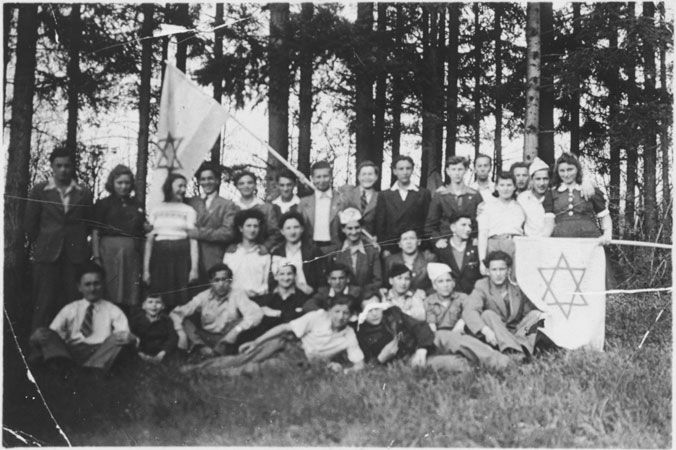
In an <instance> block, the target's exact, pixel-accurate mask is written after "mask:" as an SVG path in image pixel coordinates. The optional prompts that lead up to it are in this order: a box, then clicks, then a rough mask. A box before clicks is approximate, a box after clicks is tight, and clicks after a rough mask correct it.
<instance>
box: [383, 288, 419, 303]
mask: <svg viewBox="0 0 676 450" xmlns="http://www.w3.org/2000/svg"><path fill="white" fill-rule="evenodd" d="M411 297H413V292H411V291H406V293H404V295H397V294H396V293H395V292H394V289H390V290H389V291H387V298H388V299H391V300H396V299H399V298H403V299H408V298H411Z"/></svg>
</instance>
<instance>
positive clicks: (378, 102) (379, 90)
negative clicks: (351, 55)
mask: <svg viewBox="0 0 676 450" xmlns="http://www.w3.org/2000/svg"><path fill="white" fill-rule="evenodd" d="M387 6H388V4H387V3H383V2H380V3H378V25H377V26H378V34H379V36H380V38H379V39H382V37H383V36H384V34H385V31H386V30H387ZM378 53H379V55H378V62H379V64H378V72H377V73H378V75H377V79H376V98H375V105H374V121H373V162H374V163H375V164H376V166H378V167H379V168H382V165H383V153H384V151H385V109H386V108H387V99H386V93H387V72H386V60H387V53H386V50H385V49H383V48H379V49H378Z"/></svg>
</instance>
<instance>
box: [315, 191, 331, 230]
mask: <svg viewBox="0 0 676 450" xmlns="http://www.w3.org/2000/svg"><path fill="white" fill-rule="evenodd" d="M314 195H315V222H314V232H313V236H312V239H313V240H314V241H315V242H327V241H330V240H331V224H330V217H331V199H332V198H333V189H329V190H327V191H324V192H321V191H315V194H314Z"/></svg>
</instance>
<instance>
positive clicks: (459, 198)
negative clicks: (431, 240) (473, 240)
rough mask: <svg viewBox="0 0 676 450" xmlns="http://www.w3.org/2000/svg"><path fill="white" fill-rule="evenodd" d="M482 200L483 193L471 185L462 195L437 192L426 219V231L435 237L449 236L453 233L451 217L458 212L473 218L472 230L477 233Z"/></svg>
mask: <svg viewBox="0 0 676 450" xmlns="http://www.w3.org/2000/svg"><path fill="white" fill-rule="evenodd" d="M482 201H483V198H482V197H481V194H480V193H479V192H478V191H475V190H474V189H472V188H469V187H468V188H466V189H465V193H463V194H460V195H455V194H451V193H450V192H440V193H435V194H434V196H433V197H432V202H431V203H430V208H429V212H428V214H427V220H426V221H425V233H426V234H427V235H428V236H430V237H435V238H436V237H444V236H445V237H448V236H450V234H451V228H450V226H451V218H452V217H453V216H454V215H456V214H463V215H468V216H470V217H471V218H472V232H473V234H474V235H476V233H477V222H476V213H477V208H478V207H479V204H480V203H481V202H482Z"/></svg>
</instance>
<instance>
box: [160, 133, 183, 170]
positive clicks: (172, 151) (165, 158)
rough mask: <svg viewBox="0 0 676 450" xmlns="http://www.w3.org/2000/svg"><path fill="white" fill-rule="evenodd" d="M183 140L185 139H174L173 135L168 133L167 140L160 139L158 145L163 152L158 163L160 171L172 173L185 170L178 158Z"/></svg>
mask: <svg viewBox="0 0 676 450" xmlns="http://www.w3.org/2000/svg"><path fill="white" fill-rule="evenodd" d="M182 140H183V138H176V137H173V136H172V135H171V133H168V134H167V137H166V138H165V139H160V141H159V143H158V144H157V146H158V147H159V149H160V152H161V155H160V159H159V160H158V161H157V168H158V169H169V170H170V171H171V170H174V169H182V168H183V165H182V164H181V161H179V160H178V157H177V156H176V153H177V152H178V148H179V147H180V146H181V141H182Z"/></svg>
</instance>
